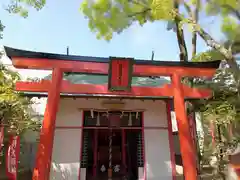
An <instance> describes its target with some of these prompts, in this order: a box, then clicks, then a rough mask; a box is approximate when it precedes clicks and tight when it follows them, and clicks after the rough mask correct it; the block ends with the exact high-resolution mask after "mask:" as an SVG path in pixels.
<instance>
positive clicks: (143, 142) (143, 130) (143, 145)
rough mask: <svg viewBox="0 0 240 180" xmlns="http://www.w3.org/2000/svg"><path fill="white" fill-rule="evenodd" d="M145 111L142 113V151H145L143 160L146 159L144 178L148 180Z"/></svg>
mask: <svg viewBox="0 0 240 180" xmlns="http://www.w3.org/2000/svg"><path fill="white" fill-rule="evenodd" d="M144 120H145V116H144V112H143V113H142V153H143V161H144V167H143V180H147V159H146V153H145V152H146V149H145V128H146V127H145V125H144Z"/></svg>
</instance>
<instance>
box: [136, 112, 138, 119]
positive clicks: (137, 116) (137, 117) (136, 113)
mask: <svg viewBox="0 0 240 180" xmlns="http://www.w3.org/2000/svg"><path fill="white" fill-rule="evenodd" d="M137 118H138V111H137V112H136V119H137Z"/></svg>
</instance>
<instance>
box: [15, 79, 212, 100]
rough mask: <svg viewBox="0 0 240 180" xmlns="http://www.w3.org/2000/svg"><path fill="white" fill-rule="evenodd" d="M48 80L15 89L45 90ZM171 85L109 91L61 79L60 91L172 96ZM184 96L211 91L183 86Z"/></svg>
mask: <svg viewBox="0 0 240 180" xmlns="http://www.w3.org/2000/svg"><path fill="white" fill-rule="evenodd" d="M49 86H50V81H48V80H43V81H41V82H22V81H19V82H17V83H16V90H17V91H27V92H47V91H48V88H49ZM173 90H174V88H173V86H172V85H170V84H165V85H163V86H162V87H140V86H133V87H132V90H131V91H130V92H111V91H108V87H107V85H94V84H71V83H70V82H68V81H63V82H62V86H61V92H62V93H70V94H89V95H91V94H101V95H119V96H142V97H143V96H148V97H149V96H153V97H173V96H174V94H173ZM183 91H184V96H185V97H188V98H207V97H210V96H211V91H210V90H206V89H196V88H190V87H188V86H183Z"/></svg>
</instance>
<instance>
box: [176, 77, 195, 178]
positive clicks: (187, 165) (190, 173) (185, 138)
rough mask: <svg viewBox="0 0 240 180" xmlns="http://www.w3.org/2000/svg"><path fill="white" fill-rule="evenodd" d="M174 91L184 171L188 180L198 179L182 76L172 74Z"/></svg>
mask: <svg viewBox="0 0 240 180" xmlns="http://www.w3.org/2000/svg"><path fill="white" fill-rule="evenodd" d="M172 83H173V86H174V87H173V92H174V110H175V114H176V119H177V126H178V134H179V141H180V150H181V155H182V159H183V171H184V176H185V179H186V180H196V179H197V164H196V151H195V149H194V145H193V139H192V137H191V132H190V126H189V121H188V118H187V114H186V108H185V101H184V92H183V85H182V83H181V76H179V75H177V74H173V76H172Z"/></svg>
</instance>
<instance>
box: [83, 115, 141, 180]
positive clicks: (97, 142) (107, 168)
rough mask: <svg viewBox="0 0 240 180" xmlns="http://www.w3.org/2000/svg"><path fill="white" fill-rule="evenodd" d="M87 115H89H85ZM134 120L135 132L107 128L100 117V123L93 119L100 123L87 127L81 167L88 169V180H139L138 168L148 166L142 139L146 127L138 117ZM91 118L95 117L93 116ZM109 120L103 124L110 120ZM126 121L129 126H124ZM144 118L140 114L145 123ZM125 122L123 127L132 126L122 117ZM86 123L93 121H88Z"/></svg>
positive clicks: (129, 129) (133, 117)
mask: <svg viewBox="0 0 240 180" xmlns="http://www.w3.org/2000/svg"><path fill="white" fill-rule="evenodd" d="M112 113H115V112H112ZM85 115H88V114H87V113H85ZM98 115H99V113H98ZM98 115H97V116H98ZM131 116H132V118H130V119H131V120H132V122H131V123H132V124H133V125H135V128H131V127H127V126H125V127H124V126H121V125H119V127H118V126H108V127H107V126H106V127H104V122H102V123H101V118H100V117H97V119H96V120H93V118H92V119H91V120H92V121H95V122H96V121H98V120H99V122H100V123H99V122H98V123H99V124H98V126H94V127H93V126H85V127H84V128H85V129H84V132H83V141H82V142H83V144H82V147H83V149H82V161H81V167H82V168H86V180H110V179H111V180H123V179H124V180H126V179H127V180H137V179H138V168H139V167H143V164H144V163H143V156H142V147H143V146H142V136H141V135H142V130H141V124H142V123H138V122H137V118H136V117H137V116H136V114H133V115H131ZM91 117H93V116H92V115H91ZM105 117H106V116H104V119H103V120H106V118H105ZM124 117H125V118H126V119H125V120H126V122H125V123H123V122H124ZM141 117H142V115H141V113H140V115H139V117H138V118H139V119H141ZM121 118H122V119H121V120H122V123H121V124H122V125H124V124H125V125H128V124H129V123H127V122H128V118H129V117H128V116H122V117H121ZM86 119H87V120H90V119H88V118H87V117H86ZM139 122H140V121H139ZM88 124H89V122H88ZM101 124H102V125H103V126H101ZM106 124H107V123H106V122H105V125H106ZM90 125H91V124H90ZM139 125H140V126H139ZM136 152H137V153H136Z"/></svg>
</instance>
